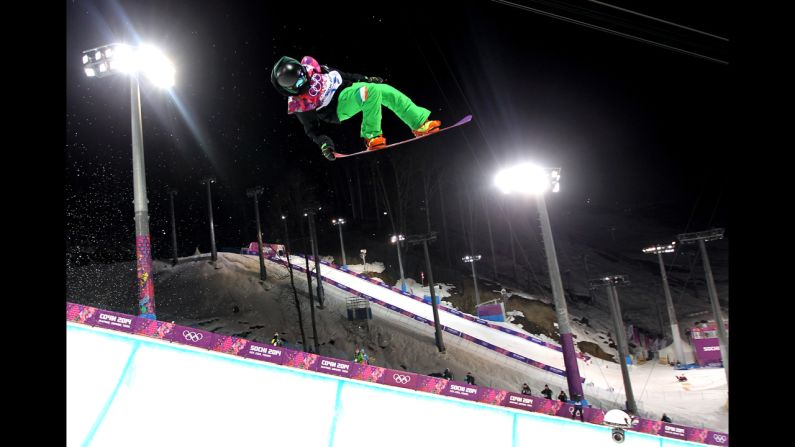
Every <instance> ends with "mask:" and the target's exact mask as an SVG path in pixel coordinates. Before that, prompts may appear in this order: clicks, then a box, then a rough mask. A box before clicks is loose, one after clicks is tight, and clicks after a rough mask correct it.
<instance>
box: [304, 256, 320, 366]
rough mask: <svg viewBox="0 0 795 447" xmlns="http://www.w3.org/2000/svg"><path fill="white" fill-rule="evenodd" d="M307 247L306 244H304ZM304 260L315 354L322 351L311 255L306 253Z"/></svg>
mask: <svg viewBox="0 0 795 447" xmlns="http://www.w3.org/2000/svg"><path fill="white" fill-rule="evenodd" d="M304 248H306V246H304ZM304 262H306V285H307V289H309V313H310V316H311V318H312V336H313V338H314V339H315V342H314V346H315V351H314V352H315V354H319V353H320V345H319V344H318V341H317V325H316V324H315V300H314V298H313V297H312V271H311V270H309V256H308V255H306V254H305V255H304Z"/></svg>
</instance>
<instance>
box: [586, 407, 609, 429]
mask: <svg viewBox="0 0 795 447" xmlns="http://www.w3.org/2000/svg"><path fill="white" fill-rule="evenodd" d="M582 414H583V416H584V417H585V422H590V423H592V424H599V425H601V424H602V422H604V420H605V412H604V410H601V409H599V408H590V407H586V408H583V409H582Z"/></svg>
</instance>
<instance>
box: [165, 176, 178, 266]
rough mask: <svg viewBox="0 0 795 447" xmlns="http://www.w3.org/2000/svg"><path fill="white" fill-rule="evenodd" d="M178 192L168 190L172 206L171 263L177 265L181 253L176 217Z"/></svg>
mask: <svg viewBox="0 0 795 447" xmlns="http://www.w3.org/2000/svg"><path fill="white" fill-rule="evenodd" d="M176 194H177V190H176V189H171V190H169V191H168V196H169V204H170V208H171V249H172V252H173V253H172V258H171V265H177V263H178V262H179V255H178V250H177V222H176V219H175V218H174V196H175V195H176Z"/></svg>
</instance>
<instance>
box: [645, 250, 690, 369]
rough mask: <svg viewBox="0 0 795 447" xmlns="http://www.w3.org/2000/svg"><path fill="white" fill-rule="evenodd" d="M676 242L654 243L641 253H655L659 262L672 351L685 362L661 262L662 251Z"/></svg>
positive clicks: (677, 358)
mask: <svg viewBox="0 0 795 447" xmlns="http://www.w3.org/2000/svg"><path fill="white" fill-rule="evenodd" d="M675 245H676V242H672V243H670V244H667V245H662V244H658V245H654V246H652V247H648V248H644V249H643V253H646V254H656V255H657V260H658V261H659V263H660V276H662V283H663V292H664V293H665V306H666V307H667V308H668V319H669V320H670V321H671V337H672V338H673V341H674V353H675V355H676V361H678V362H681V363H682V364H684V363H685V351H684V349H682V339H681V338H680V337H679V322H678V321H677V319H676V312H675V311H674V301H673V299H671V290H670V289H669V288H668V275H666V274H665V263H664V262H663V258H662V254H663V253H673V251H674V249H675Z"/></svg>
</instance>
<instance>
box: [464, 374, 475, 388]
mask: <svg viewBox="0 0 795 447" xmlns="http://www.w3.org/2000/svg"><path fill="white" fill-rule="evenodd" d="M466 381H467V383H468V384H470V385H474V384H475V376H473V375H472V373H471V372H469V371H467V377H466Z"/></svg>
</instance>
